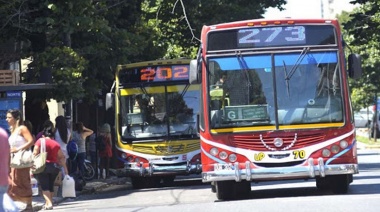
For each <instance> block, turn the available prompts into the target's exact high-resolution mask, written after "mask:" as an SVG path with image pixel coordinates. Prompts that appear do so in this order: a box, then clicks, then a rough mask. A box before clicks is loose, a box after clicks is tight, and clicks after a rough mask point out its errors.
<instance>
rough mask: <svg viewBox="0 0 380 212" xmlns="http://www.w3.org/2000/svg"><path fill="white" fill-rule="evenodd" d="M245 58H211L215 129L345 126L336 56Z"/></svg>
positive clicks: (213, 123) (295, 55) (327, 53)
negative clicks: (316, 125) (297, 125)
mask: <svg viewBox="0 0 380 212" xmlns="http://www.w3.org/2000/svg"><path fill="white" fill-rule="evenodd" d="M240 57H241V58H239V57H233V56H231V57H221V58H212V59H209V63H208V64H209V71H210V74H209V83H210V86H209V92H208V94H209V101H210V102H209V105H210V110H209V111H210V120H211V126H212V128H223V127H234V126H265V125H266V126H268V125H276V124H278V125H288V124H290V125H291V124H305V123H333V122H342V121H343V115H342V114H343V104H342V101H341V100H342V98H341V90H340V87H341V86H340V83H341V78H340V68H339V66H338V61H337V53H336V52H317V53H310V52H308V53H304V57H303V59H301V60H298V58H299V57H300V54H298V53H286V54H284V53H283V54H275V55H270V54H268V55H247V56H240ZM272 60H273V61H272ZM272 64H275V66H274V67H272ZM222 77H224V79H223V78H222ZM274 83H275V84H274Z"/></svg>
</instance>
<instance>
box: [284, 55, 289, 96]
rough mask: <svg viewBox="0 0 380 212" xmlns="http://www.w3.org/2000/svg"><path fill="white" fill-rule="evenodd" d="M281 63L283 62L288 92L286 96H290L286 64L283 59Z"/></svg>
mask: <svg viewBox="0 0 380 212" xmlns="http://www.w3.org/2000/svg"><path fill="white" fill-rule="evenodd" d="M282 63H283V67H284V73H285V83H286V93H287V94H288V97H290V90H289V80H288V72H287V71H286V64H285V61H284V60H283V61H282Z"/></svg>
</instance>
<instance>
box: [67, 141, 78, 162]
mask: <svg viewBox="0 0 380 212" xmlns="http://www.w3.org/2000/svg"><path fill="white" fill-rule="evenodd" d="M66 149H67V154H68V155H69V158H70V159H71V160H75V159H76V157H77V154H78V144H77V142H76V141H75V140H71V141H69V143H67V146H66Z"/></svg>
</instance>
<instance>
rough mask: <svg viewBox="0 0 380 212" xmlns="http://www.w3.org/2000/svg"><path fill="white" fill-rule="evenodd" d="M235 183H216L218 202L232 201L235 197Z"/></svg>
mask: <svg viewBox="0 0 380 212" xmlns="http://www.w3.org/2000/svg"><path fill="white" fill-rule="evenodd" d="M234 184H235V181H232V180H231V181H218V182H215V188H216V189H215V190H216V197H217V198H218V200H231V199H233V197H234V193H235V192H233V190H234Z"/></svg>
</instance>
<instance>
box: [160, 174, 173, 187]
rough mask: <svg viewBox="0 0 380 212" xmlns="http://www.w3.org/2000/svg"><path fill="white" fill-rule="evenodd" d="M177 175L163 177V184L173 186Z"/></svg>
mask: <svg viewBox="0 0 380 212" xmlns="http://www.w3.org/2000/svg"><path fill="white" fill-rule="evenodd" d="M174 179H175V176H166V177H162V184H163V186H172V185H173V184H174Z"/></svg>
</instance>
